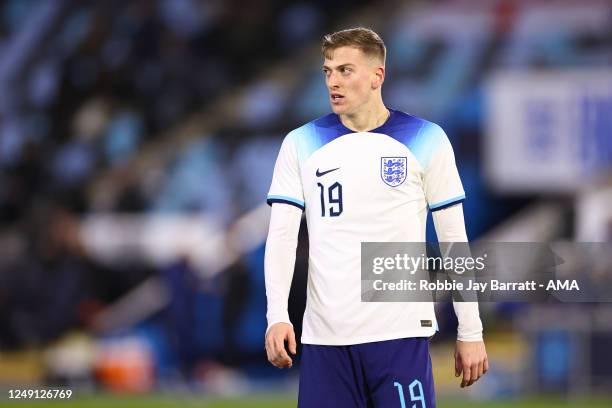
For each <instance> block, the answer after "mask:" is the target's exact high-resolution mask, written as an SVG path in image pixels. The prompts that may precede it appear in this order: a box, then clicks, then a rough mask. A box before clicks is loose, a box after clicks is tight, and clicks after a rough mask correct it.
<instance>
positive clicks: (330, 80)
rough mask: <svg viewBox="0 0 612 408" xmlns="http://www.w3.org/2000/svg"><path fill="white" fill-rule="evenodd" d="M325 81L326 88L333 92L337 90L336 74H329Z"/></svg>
mask: <svg viewBox="0 0 612 408" xmlns="http://www.w3.org/2000/svg"><path fill="white" fill-rule="evenodd" d="M326 80H327V87H328V88H329V89H330V90H335V89H338V87H339V81H338V74H337V73H335V72H333V71H332V72H330V73H329V75H328V76H327V78H326Z"/></svg>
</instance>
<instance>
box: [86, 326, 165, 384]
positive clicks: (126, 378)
mask: <svg viewBox="0 0 612 408" xmlns="http://www.w3.org/2000/svg"><path fill="white" fill-rule="evenodd" d="M94 371H95V374H96V378H97V379H98V381H99V382H100V384H101V385H103V386H104V387H105V388H107V389H108V390H110V391H113V392H117V393H145V392H148V391H151V390H152V389H153V386H154V383H155V369H154V363H153V356H152V353H151V351H150V349H149V347H148V345H147V344H146V343H145V342H143V341H142V340H140V339H138V338H135V337H131V338H123V339H118V340H110V341H105V342H103V343H102V344H100V346H99V350H98V353H97V358H96V362H95V368H94Z"/></svg>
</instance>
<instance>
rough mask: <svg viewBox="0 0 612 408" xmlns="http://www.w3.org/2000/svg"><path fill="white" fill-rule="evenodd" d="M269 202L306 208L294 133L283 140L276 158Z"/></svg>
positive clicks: (270, 203)
mask: <svg viewBox="0 0 612 408" xmlns="http://www.w3.org/2000/svg"><path fill="white" fill-rule="evenodd" d="M267 202H268V204H269V205H272V204H273V203H284V204H289V205H294V206H296V207H298V208H300V209H301V210H304V192H303V189H302V178H301V176H300V166H299V161H298V156H297V150H296V146H295V141H294V139H293V135H292V133H289V134H288V135H287V136H286V137H285V139H284V140H283V144H282V145H281V148H280V152H279V153H278V157H277V158H276V164H275V165H274V174H273V176H272V185H271V186H270V191H269V193H268V199H267Z"/></svg>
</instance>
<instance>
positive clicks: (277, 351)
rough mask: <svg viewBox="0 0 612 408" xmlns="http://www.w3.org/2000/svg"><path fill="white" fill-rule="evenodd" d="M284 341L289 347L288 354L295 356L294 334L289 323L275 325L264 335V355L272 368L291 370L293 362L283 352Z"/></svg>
mask: <svg viewBox="0 0 612 408" xmlns="http://www.w3.org/2000/svg"><path fill="white" fill-rule="evenodd" d="M285 340H286V341H287V343H288V344H287V345H288V346H289V352H291V354H293V355H294V356H295V355H296V354H297V350H296V348H297V344H296V342H295V332H294V331H293V326H292V325H290V324H289V323H275V324H273V325H272V327H270V329H269V330H268V333H266V353H267V354H268V361H269V362H270V363H272V365H273V366H274V367H278V368H291V366H292V365H293V360H291V357H289V354H287V351H286V350H285Z"/></svg>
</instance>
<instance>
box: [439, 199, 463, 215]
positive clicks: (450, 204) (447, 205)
mask: <svg viewBox="0 0 612 408" xmlns="http://www.w3.org/2000/svg"><path fill="white" fill-rule="evenodd" d="M463 201H465V198H460V199H459V200H456V201H452V202H450V203H448V204H444V205H443V206H440V207H436V208H434V209H431V212H434V211H440V210H443V209H445V208H448V207H451V206H453V205H455V204H459V203H461V202H463Z"/></svg>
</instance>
